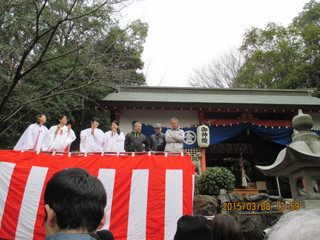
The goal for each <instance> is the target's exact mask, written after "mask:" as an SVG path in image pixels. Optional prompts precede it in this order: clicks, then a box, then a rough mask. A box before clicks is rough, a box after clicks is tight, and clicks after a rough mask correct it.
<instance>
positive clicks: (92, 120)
mask: <svg viewBox="0 0 320 240" xmlns="http://www.w3.org/2000/svg"><path fill="white" fill-rule="evenodd" d="M91 122H98V123H99V124H100V119H99V118H96V117H93V118H91Z"/></svg>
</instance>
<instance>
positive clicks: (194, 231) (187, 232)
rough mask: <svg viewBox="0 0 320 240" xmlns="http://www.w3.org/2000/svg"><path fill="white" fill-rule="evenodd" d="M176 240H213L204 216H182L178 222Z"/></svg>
mask: <svg viewBox="0 0 320 240" xmlns="http://www.w3.org/2000/svg"><path fill="white" fill-rule="evenodd" d="M174 240H212V231H211V228H210V226H209V225H208V223H207V219H206V218H205V217H203V216H191V215H184V216H182V217H181V218H180V219H179V220H178V222H177V231H176V234H175V235H174Z"/></svg>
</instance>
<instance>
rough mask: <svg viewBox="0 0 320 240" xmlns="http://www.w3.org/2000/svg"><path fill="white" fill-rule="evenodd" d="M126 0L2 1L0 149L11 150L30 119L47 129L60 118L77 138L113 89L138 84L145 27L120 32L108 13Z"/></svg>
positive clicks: (99, 112) (134, 25) (138, 24)
mask: <svg viewBox="0 0 320 240" xmlns="http://www.w3.org/2000/svg"><path fill="white" fill-rule="evenodd" d="M127 1H128V0H109V1H102V0H96V1H85V0H72V1H71V0H66V1H60V0H52V1H47V0H44V1H36V0H34V1H29V0H19V1H18V0H9V1H1V3H0V63H1V64H0V81H1V84H0V92H1V96H0V139H1V140H0V146H1V148H11V147H12V146H13V145H14V144H15V142H16V141H17V139H18V137H19V136H20V135H21V133H22V132H23V130H24V129H25V128H26V127H27V126H28V125H29V124H30V123H33V122H34V121H35V120H34V118H35V115H36V114H38V113H44V114H46V115H47V118H48V123H47V126H51V125H54V124H56V123H57V116H58V115H61V114H66V115H67V116H68V118H69V119H70V120H71V122H72V123H73V128H74V129H75V130H76V133H77V134H79V132H80V130H81V129H83V128H84V127H86V125H87V124H89V122H90V118H91V117H92V116H98V117H100V118H102V120H103V124H102V127H103V128H106V125H109V123H108V119H109V115H108V112H105V111H103V109H101V107H100V106H99V104H98V100H100V99H102V98H103V97H104V96H105V95H106V94H107V93H108V92H109V91H112V90H113V89H114V88H115V87H116V86H117V85H121V84H133V85H138V84H144V83H145V79H144V76H143V75H142V74H141V73H138V72H137V71H139V70H140V69H142V68H143V62H142V61H141V53H142V50H143V47H142V44H143V43H144V41H145V38H146V35H147V30H148V26H147V25H146V24H144V23H142V22H140V21H135V22H133V23H131V24H130V25H129V26H127V27H125V28H124V29H122V28H120V27H119V26H118V23H117V17H116V15H115V13H116V12H117V11H118V10H119V9H120V8H122V7H124V6H125V5H126V4H127Z"/></svg>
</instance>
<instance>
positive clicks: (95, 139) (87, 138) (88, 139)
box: [80, 128, 104, 152]
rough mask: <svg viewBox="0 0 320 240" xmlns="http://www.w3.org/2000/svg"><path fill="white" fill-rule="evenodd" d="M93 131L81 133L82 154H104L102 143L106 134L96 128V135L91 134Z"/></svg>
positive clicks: (88, 130) (89, 129)
mask: <svg viewBox="0 0 320 240" xmlns="http://www.w3.org/2000/svg"><path fill="white" fill-rule="evenodd" d="M91 131H92V129H91V128H87V129H85V130H82V131H81V133H80V152H102V151H103V147H102V142H103V136H104V133H103V131H102V130H101V129H99V128H96V129H95V130H94V135H92V134H91Z"/></svg>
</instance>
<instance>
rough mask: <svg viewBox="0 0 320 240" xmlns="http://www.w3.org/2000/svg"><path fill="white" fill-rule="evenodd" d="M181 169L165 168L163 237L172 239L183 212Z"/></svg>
mask: <svg viewBox="0 0 320 240" xmlns="http://www.w3.org/2000/svg"><path fill="white" fill-rule="evenodd" d="M182 176H183V174H182V170H166V196H165V226H164V239H165V240H172V239H173V237H174V234H175V232H176V230H177V221H178V219H179V218H180V217H181V216H182V214H183V190H182V187H183V178H182Z"/></svg>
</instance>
